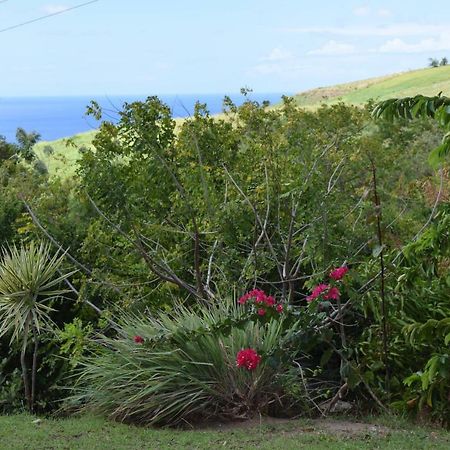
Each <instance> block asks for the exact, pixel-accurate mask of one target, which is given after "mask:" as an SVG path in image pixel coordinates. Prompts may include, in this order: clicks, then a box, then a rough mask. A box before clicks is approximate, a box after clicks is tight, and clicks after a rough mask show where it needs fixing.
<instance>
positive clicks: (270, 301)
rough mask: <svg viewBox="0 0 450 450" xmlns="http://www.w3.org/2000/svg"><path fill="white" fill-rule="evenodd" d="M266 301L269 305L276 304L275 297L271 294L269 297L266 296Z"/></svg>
mask: <svg viewBox="0 0 450 450" xmlns="http://www.w3.org/2000/svg"><path fill="white" fill-rule="evenodd" d="M265 303H266V305H267V306H274V305H275V299H274V298H273V297H272V296H271V295H269V297H266V299H265Z"/></svg>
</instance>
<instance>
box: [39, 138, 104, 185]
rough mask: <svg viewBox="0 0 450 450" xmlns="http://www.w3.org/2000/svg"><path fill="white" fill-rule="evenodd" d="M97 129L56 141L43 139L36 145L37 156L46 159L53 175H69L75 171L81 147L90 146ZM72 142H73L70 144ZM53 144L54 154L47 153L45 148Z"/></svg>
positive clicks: (45, 161)
mask: <svg viewBox="0 0 450 450" xmlns="http://www.w3.org/2000/svg"><path fill="white" fill-rule="evenodd" d="M95 133H96V131H95V130H93V131H88V132H86V133H80V134H76V135H75V136H72V137H71V138H70V139H69V138H63V139H58V140H56V141H42V142H39V143H37V144H36V145H35V146H34V150H35V152H36V155H37V157H38V158H39V159H40V160H42V161H44V163H45V164H46V166H47V168H48V171H49V173H50V174H51V175H55V176H60V177H62V178H63V177H67V176H70V175H73V174H74V173H75V170H76V167H77V160H78V159H79V157H80V152H79V148H80V147H90V146H91V143H92V140H93V139H94V136H95ZM69 142H71V144H69ZM48 145H49V146H51V147H52V149H53V152H54V153H53V154H52V155H46V154H45V152H44V148H45V147H46V146H48Z"/></svg>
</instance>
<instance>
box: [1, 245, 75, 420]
mask: <svg viewBox="0 0 450 450" xmlns="http://www.w3.org/2000/svg"><path fill="white" fill-rule="evenodd" d="M64 256H65V253H64V252H61V251H58V252H56V253H55V254H54V255H53V256H52V255H51V250H50V246H49V245H47V244H43V243H41V244H39V245H36V244H34V243H31V244H30V245H29V246H28V247H20V248H17V247H16V246H11V247H8V248H4V249H3V250H2V258H1V261H0V337H2V336H4V335H11V343H13V342H14V341H22V351H21V355H20V362H21V366H22V378H23V383H24V390H25V397H26V399H27V403H28V407H29V409H30V411H32V410H33V408H34V399H35V386H36V371H37V351H38V347H39V335H40V334H41V333H42V331H43V329H46V328H47V327H49V326H50V325H51V322H52V320H51V316H50V314H51V312H52V311H53V309H52V307H51V306H50V305H49V302H51V301H52V300H54V299H56V298H59V297H61V296H62V295H63V294H64V293H66V292H67V290H65V289H60V288H59V285H60V284H61V282H62V281H64V280H65V279H67V278H68V277H69V276H70V275H72V274H73V273H74V272H71V273H65V274H62V273H61V272H60V267H61V264H62V261H63V258H64ZM31 336H32V338H33V342H34V352H33V363H32V371H31V389H30V383H29V378H28V368H27V362H26V351H27V348H28V345H29V343H30V337H31Z"/></svg>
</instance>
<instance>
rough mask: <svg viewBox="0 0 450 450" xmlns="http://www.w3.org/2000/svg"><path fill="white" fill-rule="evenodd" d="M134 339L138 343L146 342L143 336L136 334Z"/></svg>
mask: <svg viewBox="0 0 450 450" xmlns="http://www.w3.org/2000/svg"><path fill="white" fill-rule="evenodd" d="M133 340H134V342H135V343H136V344H143V343H144V338H143V337H142V336H135V337H134V338H133Z"/></svg>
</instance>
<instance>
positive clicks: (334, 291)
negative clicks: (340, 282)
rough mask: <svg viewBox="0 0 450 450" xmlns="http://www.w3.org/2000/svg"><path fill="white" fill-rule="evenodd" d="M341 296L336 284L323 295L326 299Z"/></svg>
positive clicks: (335, 298)
mask: <svg viewBox="0 0 450 450" xmlns="http://www.w3.org/2000/svg"><path fill="white" fill-rule="evenodd" d="M340 297H341V293H340V292H339V289H338V288H337V287H335V286H333V287H332V288H330V290H329V291H328V292H327V293H326V294H325V295H324V296H323V299H324V300H339V298H340Z"/></svg>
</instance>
